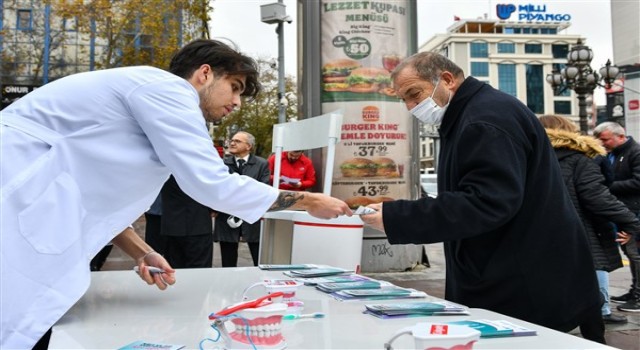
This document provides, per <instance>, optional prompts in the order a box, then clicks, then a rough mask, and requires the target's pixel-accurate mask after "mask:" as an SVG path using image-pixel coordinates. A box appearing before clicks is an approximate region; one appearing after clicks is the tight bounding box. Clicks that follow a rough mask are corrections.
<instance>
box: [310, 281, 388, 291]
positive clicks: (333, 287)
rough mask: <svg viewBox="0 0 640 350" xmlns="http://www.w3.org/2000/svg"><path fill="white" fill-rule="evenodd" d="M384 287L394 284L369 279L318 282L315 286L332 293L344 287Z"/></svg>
mask: <svg viewBox="0 0 640 350" xmlns="http://www.w3.org/2000/svg"><path fill="white" fill-rule="evenodd" d="M385 287H387V288H388V287H394V285H393V284H392V283H389V282H384V281H374V280H369V281H355V282H344V283H334V282H329V283H320V284H318V285H317V286H316V288H317V289H318V290H321V291H323V292H326V293H333V292H337V291H339V290H345V289H380V288H385Z"/></svg>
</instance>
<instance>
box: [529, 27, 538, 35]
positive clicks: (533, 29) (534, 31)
mask: <svg viewBox="0 0 640 350" xmlns="http://www.w3.org/2000/svg"><path fill="white" fill-rule="evenodd" d="M538 33H539V31H538V28H531V34H538Z"/></svg>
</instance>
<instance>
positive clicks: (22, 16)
mask: <svg viewBox="0 0 640 350" xmlns="http://www.w3.org/2000/svg"><path fill="white" fill-rule="evenodd" d="M16 28H17V29H18V30H31V10H18V21H17V23H16Z"/></svg>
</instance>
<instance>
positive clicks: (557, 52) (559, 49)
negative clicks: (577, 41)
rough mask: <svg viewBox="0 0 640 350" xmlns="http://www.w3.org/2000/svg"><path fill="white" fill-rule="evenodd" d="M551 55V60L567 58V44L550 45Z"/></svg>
mask: <svg viewBox="0 0 640 350" xmlns="http://www.w3.org/2000/svg"><path fill="white" fill-rule="evenodd" d="M551 53H552V54H553V58H567V55H568V54H569V45H567V44H553V45H551Z"/></svg>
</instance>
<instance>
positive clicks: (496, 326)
mask: <svg viewBox="0 0 640 350" xmlns="http://www.w3.org/2000/svg"><path fill="white" fill-rule="evenodd" d="M447 323H449V324H458V325H464V326H468V327H471V328H473V329H476V330H478V331H480V338H495V337H520V336H528V335H536V334H537V333H536V331H535V330H533V329H530V328H526V327H523V326H520V325H517V324H514V323H512V322H509V321H505V320H465V321H454V322H447Z"/></svg>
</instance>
